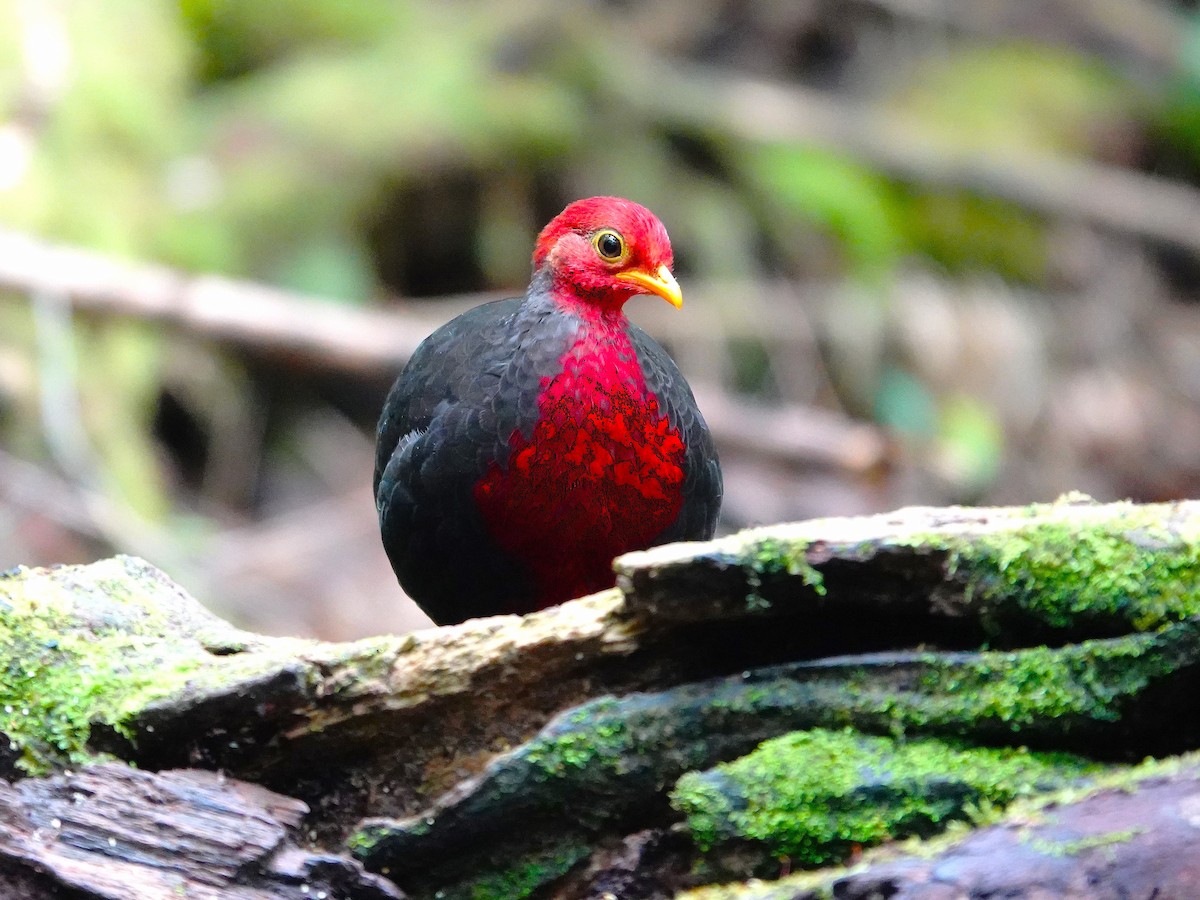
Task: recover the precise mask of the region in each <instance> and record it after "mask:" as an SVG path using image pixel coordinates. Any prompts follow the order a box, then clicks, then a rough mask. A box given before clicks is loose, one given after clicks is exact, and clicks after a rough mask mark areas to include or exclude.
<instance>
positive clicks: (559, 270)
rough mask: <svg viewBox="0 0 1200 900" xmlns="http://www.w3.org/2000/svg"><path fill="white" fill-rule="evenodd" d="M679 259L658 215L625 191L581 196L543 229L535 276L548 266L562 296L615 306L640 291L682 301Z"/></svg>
mask: <svg viewBox="0 0 1200 900" xmlns="http://www.w3.org/2000/svg"><path fill="white" fill-rule="evenodd" d="M673 261H674V258H673V256H672V253H671V241H670V239H669V238H668V237H667V230H666V228H664V227H663V224H662V222H660V221H659V220H658V217H657V216H655V215H654V213H652V212H650V210H648V209H646V208H645V207H644V206H640V205H638V204H637V203H633V202H632V201H630V200H623V199H621V198H620V197H589V198H588V199H586V200H577V201H575V202H574V203H572V204H571V205H570V206H568V207H567V208H566V209H564V210H563V211H562V212H561V213H559V214H558V215H557V216H556V217H555V218H554V219H552V220H551V221H550V224H548V225H547V226H546V227H545V228H543V229H542V233H541V234H540V235H538V239H537V244H536V245H535V247H534V251H533V269H534V274H535V277H536V275H537V274H539V273H541V272H543V271H548V272H549V274H550V278H551V279H552V284H553V289H554V291H555V294H556V296H558V297H559V298H560V299H562V300H564V301H567V302H571V301H578V302H581V303H586V304H590V305H592V306H597V307H600V308H601V309H603V310H613V311H619V310H620V309H621V307H622V306H624V304H625V301H626V300H628V299H629V298H630V297H632V296H634V295H636V294H657V295H658V296H660V297H662V298H663V299H664V300H666V301H667V302H668V303H670V304H671V305H672V306H674V307H676V308H678V307H680V306H682V305H683V295H682V294H681V293H680V291H679V285H678V284H677V283H676V281H675V277H674V276H673V275H672V274H671V265H672V263H673Z"/></svg>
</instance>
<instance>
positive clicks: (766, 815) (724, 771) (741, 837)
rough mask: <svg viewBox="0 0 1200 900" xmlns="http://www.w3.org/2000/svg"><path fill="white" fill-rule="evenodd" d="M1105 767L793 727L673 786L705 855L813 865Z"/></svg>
mask: <svg viewBox="0 0 1200 900" xmlns="http://www.w3.org/2000/svg"><path fill="white" fill-rule="evenodd" d="M1096 771H1098V768H1097V767H1096V766H1095V765H1094V764H1092V763H1089V762H1086V761H1084V760H1081V759H1079V758H1078V757H1072V756H1067V755H1063V754H1034V753H1028V752H1024V751H1021V750H1012V749H989V748H966V747H962V746H954V745H950V744H947V743H944V742H942V741H937V740H931V739H922V740H913V741H906V742H897V741H894V740H891V739H889V738H881V737H867V736H864V735H861V734H857V733H855V732H853V731H849V730H847V731H827V730H821V729H817V730H813V731H803V732H794V733H792V734H788V735H785V736H783V737H781V738H777V739H775V740H771V741H767V742H765V743H764V744H762V745H761V746H760V747H759V748H758V749H757V750H755V751H754V752H753V753H751V754H749V755H747V756H745V757H742V758H741V759H739V760H737V761H735V762H732V763H728V764H725V765H720V766H717V767H716V768H715V769H712V770H710V771H707V772H690V773H688V774H686V775H684V776H683V777H682V778H680V779H679V781H678V782H677V783H676V786H675V789H674V791H673V792H672V803H673V805H674V806H675V807H676V809H678V810H679V811H680V812H682V813H683V814H684V815H685V816H686V818H687V826H688V828H689V830H690V831H691V834H692V837H693V838H694V840H695V841H696V844H697V845H698V846H699V847H700V848H701V849H702V850H705V851H710V850H713V849H714V848H718V847H722V846H728V845H746V844H751V845H755V846H757V847H759V848H760V849H761V851H762V853H763V855H764V856H765V857H767V858H782V857H786V858H788V859H790V860H791V862H792V863H793V864H795V865H802V866H817V865H821V864H824V863H829V862H834V861H838V860H841V859H844V858H845V857H846V856H847V855H848V854H849V852H850V851H851V849H852V848H853V847H855V846H868V845H871V844H877V843H880V842H881V841H884V840H888V839H891V838H896V837H905V836H909V835H922V836H924V835H929V834H933V833H935V832H937V831H939V830H941V828H943V827H944V825H945V823H947V822H949V821H953V820H962V819H965V818H968V817H969V816H970V815H971V811H972V809H973V808H975V807H978V806H980V805H1001V806H1002V805H1004V804H1007V803H1008V802H1010V801H1011V800H1013V799H1014V798H1016V797H1019V796H1022V795H1026V794H1030V793H1032V792H1035V791H1044V790H1048V789H1052V788H1055V787H1059V786H1061V785H1063V784H1064V783H1066V782H1069V781H1073V780H1077V779H1080V778H1082V777H1085V776H1087V775H1089V774H1092V773H1094V772H1096Z"/></svg>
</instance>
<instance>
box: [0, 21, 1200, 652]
mask: <svg viewBox="0 0 1200 900" xmlns="http://www.w3.org/2000/svg"><path fill="white" fill-rule="evenodd" d="M0 62H2V64H0V226H2V227H3V228H4V229H6V230H9V231H11V232H14V233H17V232H19V233H22V234H24V235H27V236H34V237H36V238H37V239H40V240H45V241H51V242H61V243H65V244H70V245H75V246H77V247H80V248H86V249H88V250H90V251H95V252H97V253H100V254H104V255H107V256H111V257H113V258H115V259H119V260H125V261H145V262H154V263H159V264H165V265H168V266H171V267H175V268H177V269H179V270H182V272H185V273H194V274H197V275H199V274H203V273H210V274H218V275H223V276H228V277H231V278H236V279H246V280H250V281H256V282H263V283H267V284H270V285H274V286H277V287H280V288H284V289H288V290H290V291H295V292H297V293H298V294H300V295H305V296H304V297H297V298H296V299H295V301H294V305H293V306H292V307H290V308H289V312H288V314H287V316H285V317H284V318H285V319H286V318H296V319H303V318H305V317H306V316H307V315H308V314H309V313H308V312H307V311H306V309H308V308H311V309H316V308H317V307H318V306H319V307H321V308H325V307H327V306H328V305H329V304H341V305H342V307H343V310H344V312H343V315H344V316H345V317H347V320H348V321H349V320H351V319H352V318H353V317H354V316H361V315H362V314H363V313H364V312H365V311H366V310H386V311H387V312H388V313H389V314H391V315H394V316H395V317H398V318H401V319H403V318H405V317H408V319H411V321H412V322H414V323H419V325H420V327H422V328H424V329H425V330H429V329H430V328H432V327H433V325H435V324H436V323H437V322H438V321H441V320H444V319H446V318H449V317H450V316H451V315H452V314H454V313H455V312H457V311H459V310H460V309H462V308H463V307H465V306H466V305H470V304H471V303H474V302H478V301H479V300H480V299H483V298H484V297H485V296H490V295H491V292H501V293H510V294H511V293H513V292H517V291H519V290H520V289H521V288H522V287H523V285H524V284H525V282H526V280H527V278H528V271H529V263H528V259H529V253H530V249H531V246H532V240H533V236H534V235H535V234H536V232H537V230H538V229H539V228H540V227H541V225H542V224H544V223H545V222H546V221H547V220H548V219H549V218H550V217H552V216H553V215H554V214H555V213H557V212H558V211H559V210H560V209H561V208H562V206H563V205H565V203H566V202H568V201H569V200H571V199H573V198H575V197H578V196H586V195H590V194H597V193H606V194H620V195H626V196H630V197H633V198H635V199H637V200H639V201H640V202H643V203H645V204H646V205H648V206H650V207H651V208H653V209H654V210H655V211H656V212H657V213H658V214H659V215H660V217H661V218H662V219H663V220H664V221H665V222H666V223H667V226H668V229H669V230H670V232H671V235H672V239H673V242H674V245H675V248H676V259H677V274H678V275H679V277H680V280H681V282H682V283H683V285H684V289H685V295H686V296H687V297H688V304H687V306H686V307H685V310H684V312H683V313H681V314H673V313H671V312H670V311H669V310H666V311H664V310H660V309H657V308H650V306H651V305H650V304H638V303H634V304H631V308H630V311H631V313H632V314H633V315H634V317H635V318H638V319H639V320H640V321H643V322H644V324H646V325H647V327H649V328H651V330H653V331H655V332H656V333H657V334H659V335H660V336H661V337H662V338H663V340H664V341H665V342H666V343H667V344H668V345H669V346H670V347H671V349H672V350H673V352H675V354H676V356H677V358H678V359H679V360H680V362H681V364H682V365H683V368H684V369H685V371H686V372H687V373H688V375H689V377H690V378H691V379H692V380H693V382H694V383H695V384H696V386H697V389H698V393H700V395H701V401H702V404H705V405H706V406H708V407H709V408H710V409H711V410H712V413H711V417H712V419H713V424H714V428H715V429H717V430H718V436H719V438H720V442H721V449H722V455H723V459H724V460H725V463H726V468H727V472H728V479H727V481H728V490H729V501H728V504H727V513H726V517H725V524H726V526H727V527H728V528H735V527H740V526H743V525H747V524H751V523H754V522H765V521H774V520H778V519H784V518H797V517H803V516H811V515H822V514H826V515H834V514H846V513H860V512H869V511H875V510H881V509H887V508H891V507H894V506H897V505H902V504H908V503H928V504H941V503H949V502H1003V503H1021V502H1027V501H1032V500H1044V499H1048V498H1052V497H1053V496H1055V495H1056V494H1057V493H1059V492H1061V491H1066V490H1071V489H1081V490H1085V491H1088V492H1091V493H1092V494H1094V495H1095V496H1097V497H1099V498H1103V499H1109V498H1117V497H1126V496H1129V497H1134V498H1137V499H1143V500H1151V499H1163V498H1171V497H1182V496H1195V495H1196V494H1197V485H1198V484H1200V412H1198V410H1200V406H1198V404H1197V401H1198V400H1200V315H1198V312H1200V310H1198V307H1197V305H1196V300H1197V287H1198V285H1200V191H1198V190H1197V187H1196V185H1197V181H1198V180H1200V15H1198V14H1197V12H1196V9H1195V8H1194V4H1193V3H1190V2H1183V0H1180V2H1168V0H1157V2H1151V0H1138V2H1115V0H1095V2H1078V0H1077V2H1067V3H1060V4H1043V3H1038V2H1034V0H961V2H954V3H950V2H947V3H921V4H915V3H907V2H901V0H802V2H765V3H746V2H736V0H667V2H656V3H651V2H648V0H607V2H605V0H590V2H584V0H568V2H544V0H507V2H498V3H483V2H473V0H451V2H438V0H392V2H380V0H339V2H337V3H331V2H328V0H181V2H180V3H178V4H172V3H167V2H165V0H107V2H106V3H103V4H97V3H90V2H85V0H0ZM1181 210H1182V212H1180V211H1181ZM1190 210H1194V212H1189V211H1190ZM2 252H4V251H0V253H2ZM9 252H12V251H9ZM19 263H20V261H18V260H13V259H10V260H8V261H5V260H4V259H2V258H0V270H4V272H3V274H5V281H4V283H5V284H7V285H8V289H7V291H6V292H5V293H4V294H0V452H2V456H0V481H3V482H4V484H3V486H0V565H15V564H22V563H23V564H46V563H51V562H71V561H77V560H84V559H90V558H94V557H95V556H97V555H102V554H107V553H111V552H115V551H123V552H135V553H139V554H141V555H144V556H147V557H148V558H150V559H151V560H152V561H153V562H155V563H157V564H159V565H161V566H163V567H164V568H166V569H167V570H168V571H169V572H170V573H171V574H172V575H174V576H175V577H176V578H177V579H178V580H180V581H181V582H183V583H184V584H185V585H186V586H187V587H189V588H190V589H192V590H193V591H194V592H196V593H198V594H199V595H200V596H201V597H202V598H203V599H205V600H206V601H207V602H209V603H210V604H211V605H213V606H216V607H217V608H219V609H220V610H221V611H222V612H224V613H225V614H226V615H230V616H232V617H234V618H236V619H237V620H239V621H241V622H243V623H246V624H249V625H251V626H252V627H256V628H262V629H266V630H273V631H286V632H292V633H314V634H319V635H322V636H327V637H350V636H356V635H359V634H363V633H370V632H372V631H378V630H383V629H385V628H393V629H395V628H405V627H411V626H412V625H413V624H417V623H419V622H420V619H419V614H417V613H415V612H414V611H413V610H411V609H410V608H409V607H408V606H407V605H405V604H404V602H403V599H402V597H401V595H400V593H399V590H398V588H396V586H395V584H394V582H393V581H392V579H391V576H390V572H389V571H388V568H387V564H386V561H385V560H384V559H383V556H382V553H381V552H380V551H379V549H378V546H377V540H376V537H375V534H374V523H373V508H372V502H371V496H370V467H371V461H370V441H371V438H372V434H371V432H372V428H373V418H374V415H375V413H376V411H377V410H378V408H379V405H380V404H381V402H382V397H383V394H384V392H385V391H386V388H387V385H388V382H389V380H390V378H391V377H392V375H393V374H394V372H395V369H396V368H397V367H398V365H399V363H400V362H401V361H402V357H403V353H402V352H401V351H400V350H399V349H398V350H397V355H396V358H395V359H394V360H391V361H390V364H388V365H384V364H381V363H380V362H379V360H378V359H376V360H375V361H374V362H371V361H368V362H367V363H364V364H363V365H361V366H357V367H346V366H339V365H336V364H329V365H322V364H321V363H320V360H319V354H318V359H317V361H316V362H314V361H313V359H311V358H306V359H299V358H293V357H289V356H288V354H286V353H283V354H281V353H278V352H271V348H270V347H266V348H258V347H255V346H253V343H252V342H246V341H242V342H240V343H239V342H234V343H229V342H224V341H221V340H214V339H213V338H212V335H211V334H210V333H206V332H204V330H203V329H202V328H201V329H199V330H198V331H197V330H195V329H191V328H189V327H188V325H189V318H188V316H187V315H186V314H181V315H180V317H179V319H180V320H179V321H177V322H176V323H175V325H174V326H173V327H166V326H164V325H163V324H162V323H161V322H159V321H140V320H139V319H138V317H137V316H128V315H127V316H112V315H108V314H104V313H102V312H99V311H96V310H89V309H88V308H87V304H86V303H83V302H79V298H77V297H73V296H64V295H62V293H61V292H55V291H53V290H50V291H47V290H41V289H39V288H38V286H37V285H36V284H34V283H33V282H34V281H37V279H36V278H27V279H26V281H25V282H22V281H21V279H19V278H11V277H7V273H8V272H9V271H10V270H13V269H20V268H21V266H20V265H19ZM130 290H131V292H132V293H134V294H136V285H132V286H131V288H130ZM305 297H316V298H322V299H321V300H320V301H317V300H313V299H305ZM306 304H309V307H307V308H306ZM314 304H315V305H314ZM635 307H636V308H635ZM277 324H278V325H279V327H286V325H287V322H286V321H280V322H278V323H277ZM266 330H267V331H268V332H269V330H270V325H269V323H268V326H267V328H266ZM410 349H411V348H410Z"/></svg>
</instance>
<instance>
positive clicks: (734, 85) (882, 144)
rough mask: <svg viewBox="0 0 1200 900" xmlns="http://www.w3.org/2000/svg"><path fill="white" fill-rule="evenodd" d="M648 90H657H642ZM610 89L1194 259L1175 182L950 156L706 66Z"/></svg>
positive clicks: (721, 128) (640, 102) (836, 102)
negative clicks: (1173, 248) (1178, 250)
mask: <svg viewBox="0 0 1200 900" xmlns="http://www.w3.org/2000/svg"><path fill="white" fill-rule="evenodd" d="M629 67H633V68H634V69H635V70H636V71H635V72H633V73H631V71H630V69H629ZM646 84H653V85H655V89H654V90H652V91H645V90H641V89H640V88H641V86H642V85H646ZM607 87H608V88H610V89H611V90H615V91H619V92H620V94H621V97H622V99H623V100H624V101H626V102H628V103H630V104H632V105H633V106H634V107H635V108H641V109H642V110H643V112H644V114H645V115H646V116H648V117H650V118H652V119H656V120H661V121H665V122H669V123H674V124H675V125H676V126H677V127H680V126H681V127H686V128H692V129H703V130H711V131H712V132H713V133H714V134H722V135H728V136H733V137H736V138H741V139H743V140H749V141H784V142H789V143H800V144H816V145H820V146H826V147H830V148H832V149H834V150H836V151H839V152H843V153H847V154H849V155H851V156H855V157H858V158H859V159H862V160H865V161H866V162H868V163H870V164H871V165H872V166H875V167H877V168H879V169H880V170H882V171H884V172H885V173H888V174H890V175H892V176H893V177H896V178H899V179H902V180H905V181H913V182H917V183H921V184H929V185H941V186H944V187H950V188H958V189H965V190H968V191H971V192H973V193H977V194H981V195H984V196H991V197H997V198H1000V199H1003V200H1007V201H1009V202H1012V203H1016V204H1017V205H1019V206H1022V207H1025V208H1026V209H1029V210H1031V211H1033V212H1037V213H1041V214H1044V215H1048V216H1052V217H1056V218H1065V219H1070V220H1074V221H1080V222H1086V223H1087V224H1089V225H1093V226H1097V227H1100V228H1105V229H1111V230H1114V231H1117V232H1120V233H1123V234H1129V235H1134V236H1137V237H1143V238H1152V239H1155V240H1159V241H1165V242H1167V243H1170V244H1174V245H1177V246H1179V247H1183V248H1186V249H1188V250H1191V251H1193V252H1197V253H1200V190H1197V189H1196V188H1194V187H1190V186H1188V185H1185V184H1182V183H1179V182H1174V181H1169V180H1166V179H1163V178H1157V177H1155V176H1152V175H1146V174H1142V173H1140V172H1134V171H1130V170H1128V169H1121V168H1117V167H1114V166H1106V165H1100V164H1098V163H1094V162H1090V161H1087V160H1081V159H1066V158H1051V157H1035V156H1020V157H1014V156H1013V155H1012V154H1011V153H1008V154H998V153H997V154H990V153H988V152H978V151H975V150H970V151H967V150H961V151H956V150H955V149H954V148H952V147H947V146H946V145H944V144H942V143H938V142H935V141H931V140H928V139H927V138H925V137H923V136H922V135H921V134H919V133H918V132H917V131H916V130H914V129H913V128H911V127H908V126H906V125H905V124H904V123H903V122H897V121H894V120H893V119H890V118H889V117H888V116H886V115H885V114H884V112H883V111H882V110H880V109H877V108H875V107H873V106H870V105H867V104H862V103H855V102H853V101H848V100H847V99H845V98H844V97H841V96H837V95H835V94H832V93H828V92H823V91H817V90H812V89H808V88H803V87H799V86H797V85H792V84H786V85H785V84H779V83H772V82H769V81H765V80H762V79H756V78H749V77H746V76H743V75H739V74H737V73H735V72H732V71H727V70H721V69H717V68H714V67H710V66H697V65H685V64H681V63H677V62H676V63H672V64H670V65H663V64H660V63H658V62H656V61H653V60H648V59H642V60H640V61H635V59H634V58H633V57H632V56H630V57H628V58H626V59H625V66H624V67H623V68H622V69H621V77H620V78H611V79H610V80H609V82H608V84H607Z"/></svg>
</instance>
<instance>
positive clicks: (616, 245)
mask: <svg viewBox="0 0 1200 900" xmlns="http://www.w3.org/2000/svg"><path fill="white" fill-rule="evenodd" d="M596 247H597V249H598V250H599V251H600V255H601V256H603V257H606V258H607V259H616V258H617V257H618V256H620V255H621V239H620V238H619V237H617V236H616V235H615V234H612V233H611V232H610V233H608V234H602V235H600V240H599V241H597V242H596Z"/></svg>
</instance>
